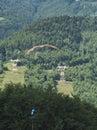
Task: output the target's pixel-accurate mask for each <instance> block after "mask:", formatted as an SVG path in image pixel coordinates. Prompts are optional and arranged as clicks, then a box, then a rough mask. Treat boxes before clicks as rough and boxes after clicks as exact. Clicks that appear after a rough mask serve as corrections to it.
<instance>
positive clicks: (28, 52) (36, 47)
mask: <svg viewBox="0 0 97 130" xmlns="http://www.w3.org/2000/svg"><path fill="white" fill-rule="evenodd" d="M43 47H51V48H54V49H56V50H58V51H59V50H60V49H59V48H57V47H56V46H53V45H49V44H43V45H38V46H34V47H33V48H31V49H29V50H28V51H27V52H26V53H25V55H26V56H28V55H29V54H30V52H32V51H34V50H36V49H38V48H43Z"/></svg>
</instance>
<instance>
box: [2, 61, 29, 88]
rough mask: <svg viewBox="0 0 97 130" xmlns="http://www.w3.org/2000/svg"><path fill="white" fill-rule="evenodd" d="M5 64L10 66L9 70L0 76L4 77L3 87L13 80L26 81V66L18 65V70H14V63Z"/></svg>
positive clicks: (15, 81) (17, 81) (16, 81)
mask: <svg viewBox="0 0 97 130" xmlns="http://www.w3.org/2000/svg"><path fill="white" fill-rule="evenodd" d="M5 66H7V67H8V71H5V72H4V74H2V75H1V76H0V77H3V81H2V83H1V87H2V88H3V87H4V86H5V84H7V83H10V82H13V83H21V84H23V83H24V72H25V70H26V67H25V66H20V67H18V71H17V72H13V71H12V63H7V64H5Z"/></svg>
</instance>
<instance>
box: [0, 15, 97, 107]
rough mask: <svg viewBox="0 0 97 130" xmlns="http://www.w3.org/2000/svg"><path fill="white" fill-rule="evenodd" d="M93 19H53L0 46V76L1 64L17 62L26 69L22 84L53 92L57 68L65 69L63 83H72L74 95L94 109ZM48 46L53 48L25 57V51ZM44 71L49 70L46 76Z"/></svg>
mask: <svg viewBox="0 0 97 130" xmlns="http://www.w3.org/2000/svg"><path fill="white" fill-rule="evenodd" d="M96 36H97V18H96V17H95V18H91V17H90V18H85V17H75V16H74V17H69V16H61V17H53V18H48V19H44V20H41V21H38V22H35V23H33V24H32V25H30V26H28V27H27V28H25V29H23V30H21V31H20V32H18V33H16V34H14V35H13V36H12V37H9V38H8V39H6V40H4V41H2V42H0V59H1V62H0V63H1V65H0V71H1V72H0V73H2V72H3V71H4V70H6V69H7V68H4V66H3V62H6V61H9V60H10V59H16V58H19V59H21V65H26V66H27V68H28V70H27V71H26V73H25V83H26V84H27V85H32V86H33V85H35V86H36V87H37V88H44V89H45V88H48V87H49V86H51V87H53V89H54V90H55V91H57V89H56V84H57V83H56V80H59V72H57V70H56V67H57V65H58V64H59V65H64V64H65V65H67V66H69V68H68V69H66V72H65V76H66V80H68V81H71V82H73V84H74V94H76V95H79V96H80V98H81V99H82V100H86V101H87V102H90V103H92V104H95V105H96V106H97V93H96V91H97V82H96V80H97V37H96ZM42 44H50V45H54V46H56V47H57V48H59V51H58V50H55V49H53V48H48V47H45V48H38V49H36V50H35V51H34V52H32V53H31V54H30V55H29V56H25V53H26V52H27V50H28V49H30V48H32V47H33V46H36V45H42ZM48 70H53V71H50V72H48Z"/></svg>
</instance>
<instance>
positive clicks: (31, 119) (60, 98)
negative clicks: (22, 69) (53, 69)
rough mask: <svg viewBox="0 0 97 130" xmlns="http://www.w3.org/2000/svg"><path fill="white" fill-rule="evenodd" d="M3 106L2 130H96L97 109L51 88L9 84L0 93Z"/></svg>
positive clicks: (1, 112) (1, 107) (0, 120)
mask: <svg viewBox="0 0 97 130" xmlns="http://www.w3.org/2000/svg"><path fill="white" fill-rule="evenodd" d="M0 103H1V104H2V105H1V106H0V130H13V129H14V130H29V129H32V130H33V129H34V130H97V109H95V108H94V107H93V106H91V105H89V104H87V103H85V102H82V101H80V99H79V98H78V97H73V98H70V97H68V96H64V95H62V94H58V93H56V92H55V91H53V89H51V87H50V86H49V89H45V90H42V89H41V90H39V89H36V88H33V87H32V86H26V85H24V86H21V85H20V84H9V85H7V86H6V88H5V89H4V90H3V91H0ZM33 108H34V109H35V113H34V115H31V111H32V109H33Z"/></svg>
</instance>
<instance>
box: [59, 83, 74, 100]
mask: <svg viewBox="0 0 97 130" xmlns="http://www.w3.org/2000/svg"><path fill="white" fill-rule="evenodd" d="M57 88H58V92H59V93H63V94H65V95H69V96H71V97H72V93H73V86H72V83H71V82H67V81H63V82H62V81H58V85H57Z"/></svg>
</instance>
